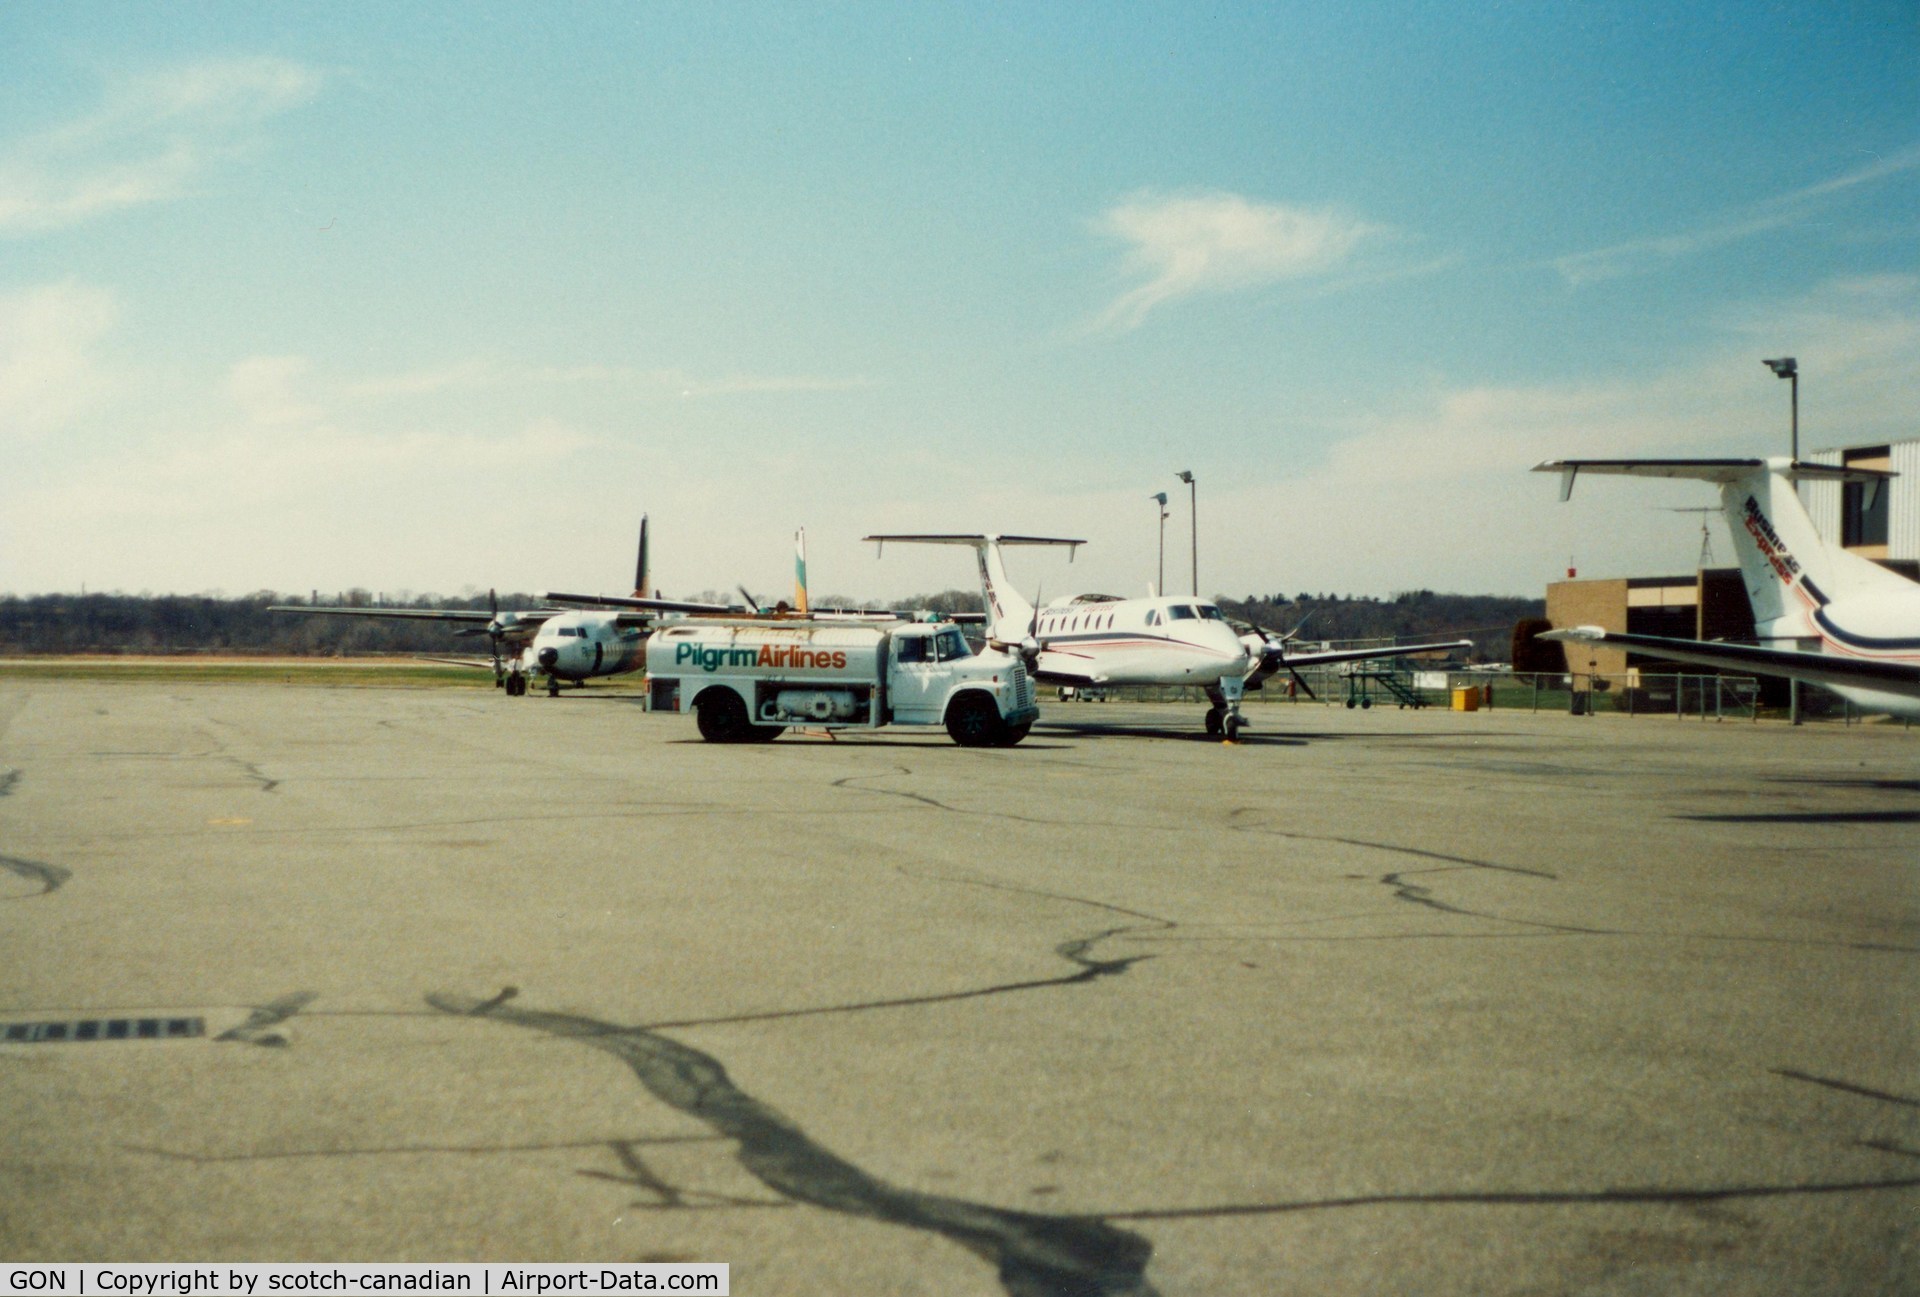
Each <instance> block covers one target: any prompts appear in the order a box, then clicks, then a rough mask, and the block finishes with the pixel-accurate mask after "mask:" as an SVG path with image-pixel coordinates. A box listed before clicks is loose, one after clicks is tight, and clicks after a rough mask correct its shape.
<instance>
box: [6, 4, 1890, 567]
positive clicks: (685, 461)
mask: <svg viewBox="0 0 1920 1297" xmlns="http://www.w3.org/2000/svg"><path fill="white" fill-rule="evenodd" d="M1781 354H1793V355H1797V356H1798V357H1799V359H1800V362H1801V367H1802V372H1803V378H1802V392H1801V397H1802V441H1803V445H1805V446H1807V447H1816V446H1826V445H1833V444H1840V443H1852V442H1859V441H1869V440H1877V439H1882V438H1887V437H1905V436H1914V435H1917V434H1920V399H1916V398H1920V18H1917V17H1916V16H1915V12H1914V11H1913V10H1912V8H1911V6H1910V5H1906V4H1899V3H1886V4H1875V3H1855V4H1832V5H1822V6H1816V5H1777V6H1771V5H1764V4H1754V3H1743V4H1726V5H1710V4H1696V5H1689V6H1673V5H1658V4H1646V5H1583V6H1557V5H1546V4H1519V5H1499V6H1494V5H1482V6H1467V5H1457V4H1451V5H1440V4H1391V3H1381V4H1373V5H1362V6H1327V5H1319V4H1301V5H1291V4H1279V3H1273V4H1261V5H1226V6H1221V5H1179V4H1158V5H1108V6H1087V5H1071V6H1069V5H1035V6H1004V5H1003V6H990V5H985V4H924V5H893V4H886V5H866V4H839V5H831V6H824V5H823V6H808V7H801V6H776V5H724V4H689V5H667V4H630V5H586V4H583V5H572V6H563V7H553V6H538V7H536V6H504V5H487V4H463V5H445V6H439V5H427V4H419V5H404V6H394V5H374V4H352V3H346V4H329V5H324V6H321V5H311V6H308V5H301V6H294V5H273V4H269V5H224V4H223V5H192V4H168V5H145V4H91V3H84V2H82V3H71V4H64V5H57V6H55V5H41V6H30V5H19V6H9V7H6V8H4V9H0V449H3V450H4V451H5V454H6V462H7V466H8V468H7V471H6V472H5V473H4V474H0V592H11V593H19V594H26V593H38V592H47V591H61V590H77V589H79V588H81V587H82V586H83V585H84V586H85V587H86V588H87V589H91V590H116V589H118V590H126V591H141V590H146V591H154V592H197V591H210V590H219V591H224V592H226V593H229V594H239V593H244V592H248V591H252V590H255V589H273V590H282V591H304V590H308V589H314V588H318V589H320V590H323V591H334V590H340V589H344V588H348V587H353V586H359V587H364V588H367V589H372V590H377V591H386V592H400V591H439V592H444V593H457V592H460V591H462V590H466V589H472V588H480V589H484V588H486V587H488V586H497V587H500V588H502V589H507V588H516V589H544V588H558V589H578V588H590V589H602V590H620V589H623V588H624V586H625V583H626V582H627V581H629V580H630V575H629V574H630V571H631V564H632V559H631V551H632V547H633V533H634V530H635V528H636V526H637V522H638V518H639V515H640V514H641V513H642V512H646V513H649V514H650V515H651V516H652V519H653V522H654V536H655V572H656V575H657V578H658V580H659V582H660V584H661V585H663V586H664V587H665V588H667V589H668V590H669V591H670V592H672V593H677V594H689V593H693V592H696V591H701V590H719V589H729V588H731V587H732V586H733V585H735V584H736V583H740V582H744V583H746V584H748V585H749V586H751V587H752V588H754V589H755V590H756V591H767V592H778V591H779V590H780V589H781V588H782V587H783V585H784V583H785V582H786V580H787V573H788V569H789V565H790V559H789V555H790V553H791V536H792V533H793V531H794V530H795V529H796V528H799V527H805V528H806V529H807V533H808V549H809V554H810V566H811V570H812V573H813V580H814V586H815V592H816V594H821V593H827V592H843V593H847V594H852V595H857V596H861V597H883V596H894V595H904V594H909V593H914V592H921V591H929V590H934V589H940V588H945V587H947V586H956V585H959V586H964V585H965V584H966V583H967V578H968V567H967V565H966V564H965V563H961V562H959V561H958V559H957V557H956V555H955V554H954V553H953V552H952V551H947V550H933V551H921V552H916V551H910V550H904V549H902V550H889V551H888V553H887V554H886V556H885V557H884V559H876V557H875V556H874V554H873V552H872V547H871V546H863V545H860V544H859V543H858V538H859V537H860V536H861V535H863V534H865V533H866V532H868V531H872V530H923V531H934V530H951V531H979V530H996V531H1010V532H1014V531H1017V532H1028V533H1050V534H1061V535H1073V536H1080V537H1084V538H1086V539H1087V541H1088V542H1089V544H1088V546H1087V548H1086V549H1084V550H1082V551H1081V554H1080V557H1079V559H1078V560H1077V562H1076V563H1075V564H1074V565H1073V566H1072V567H1071V568H1069V567H1067V566H1066V565H1065V563H1064V561H1061V560H1058V559H1055V558H1053V557H1051V556H1045V557H1034V556H1031V555H1021V556H1020V559H1021V561H1020V562H1019V563H1017V564H1016V571H1015V573H1014V575H1015V577H1016V578H1017V579H1021V580H1023V581H1025V582H1028V583H1034V582H1041V583H1044V584H1045V585H1046V587H1047V589H1048V591H1049V592H1050V593H1065V592H1067V591H1068V590H1072V589H1082V588H1091V589H1107V590H1112V591H1115V592H1119V593H1141V592H1144V589H1145V583H1146V582H1148V581H1151V580H1153V579H1154V569H1155V565H1156V561H1157V555H1156V539H1157V530H1156V527H1157V523H1156V508H1155V506H1154V504H1153V503H1152V502H1151V501H1150V500H1149V499H1148V496H1149V495H1150V494H1151V493H1153V492H1156V491H1162V490H1165V491H1170V492H1173V493H1174V498H1175V501H1176V504H1175V506H1174V509H1173V517H1172V518H1171V519H1170V521H1169V526H1168V555H1167V566H1168V571H1169V574H1170V575H1172V574H1174V573H1183V572H1185V571H1186V570H1187V566H1188V558H1187V548H1186V537H1187V535H1188V531H1189V522H1190V520H1189V517H1188V514H1187V506H1186V496H1185V495H1184V494H1182V493H1183V492H1184V491H1185V488H1184V487H1182V486H1181V485H1180V484H1179V483H1177V482H1175V481H1174V474H1175V473H1176V472H1177V471H1178V470H1181V469H1191V470H1193V472H1194V473H1195V475H1196V477H1197V479H1198V483H1199V485H1198V498H1199V520H1198V521H1199V537H1200V544H1199V548H1200V569H1201V585H1202V587H1203V588H1204V589H1205V590H1206V591H1207V592H1209V593H1211V592H1222V593H1228V594H1233V595H1241V594H1246V593H1250V592H1261V593H1270V592H1275V591H1287V592H1299V591H1303V590H1311V591H1330V592H1340V593H1347V592H1352V593H1373V594H1381V595H1385V594H1390V593H1392V592H1395V591H1398V590H1404V589H1413V588H1419V587H1432V588H1435V589H1443V590H1457V591H1469V592H1494V593H1523V594H1534V593H1538V592H1539V590H1540V589H1541V588H1542V586H1543V585H1544V583H1545V582H1546V581H1547V580H1550V579H1553V578H1555V577H1558V576H1559V575H1561V574H1562V573H1563V571H1564V569H1565V567H1566V566H1567V564H1568V562H1569V561H1570V560H1571V561H1573V562H1575V563H1576V564H1577V565H1578V566H1579V567H1580V569H1581V570H1582V572H1583V574H1589V575H1602V574H1617V573H1624V572H1627V571H1668V570H1685V569H1687V568H1688V567H1689V566H1690V565H1691V563H1692V562H1693V559H1694V557H1695V556H1696V554H1697V552H1698V547H1699V536H1698V531H1697V520H1695V519H1693V518H1691V517H1687V516H1684V515H1678V514H1670V513H1665V512H1662V511H1661V508H1660V506H1666V505H1675V504H1698V503H1705V502H1707V501H1706V500H1704V499H1702V498H1699V492H1698V491H1697V490H1689V489H1688V488H1687V487H1686V486H1685V485H1684V484H1680V485H1672V486H1668V485H1666V484H1663V485H1662V489H1659V490H1648V489H1646V488H1644V487H1642V486H1639V485H1634V486H1626V485H1622V484H1616V485H1615V487H1614V488H1612V489H1604V490H1603V489H1594V490H1592V491H1590V492H1583V494H1582V498H1581V499H1579V500H1577V501H1576V502H1575V503H1574V504H1572V505H1567V506H1562V505H1559V504H1557V503H1556V502H1555V498H1554V497H1555V491H1554V489H1553V483H1552V482H1551V481H1549V480H1548V479H1546V478H1543V477H1538V476H1532V475H1529V474H1528V472H1527V471H1526V470H1527V469H1528V468H1529V467H1530V466H1531V465H1532V464H1534V463H1535V462H1537V461H1539V460H1540V459H1543V458H1547V457H1552V456H1557V455H1575V454H1597V455H1621V454H1650V455H1684V454H1692V453H1707V454H1739V453H1745V454H1759V453H1778V452H1781V451H1783V450H1784V448H1785V443H1786V424H1787V394H1786V391H1785V385H1784V384H1781V383H1779V382H1777V381H1776V380H1775V379H1774V378H1773V377H1772V376H1771V375H1770V374H1769V373H1768V372H1767V371H1766V370H1765V369H1764V368H1763V367H1762V366H1761V364H1760V360H1761V359H1762V358H1763V357H1767V356H1776V355H1781ZM1719 549H1720V552H1721V553H1723V554H1724V553H1727V552H1728V548H1727V545H1726V542H1725V540H1724V537H1722V538H1721V541H1720V545H1719ZM1170 584H1172V583H1171V582H1170ZM1176 588H1178V586H1177V585H1176Z"/></svg>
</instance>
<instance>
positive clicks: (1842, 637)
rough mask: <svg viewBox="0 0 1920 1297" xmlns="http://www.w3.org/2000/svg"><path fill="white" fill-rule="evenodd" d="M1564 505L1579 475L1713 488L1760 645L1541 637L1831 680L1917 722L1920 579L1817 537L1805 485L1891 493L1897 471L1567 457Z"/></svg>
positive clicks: (1560, 634) (1558, 463) (1873, 705)
mask: <svg viewBox="0 0 1920 1297" xmlns="http://www.w3.org/2000/svg"><path fill="white" fill-rule="evenodd" d="M1534 471H1535V472H1537V473H1559V474H1560V475H1561V487H1560V498H1561V499H1562V500H1565V499H1567V498H1568V496H1570V495H1571V494H1572V493H1573V483H1574V479H1575V478H1576V477H1578V476H1579V475H1581V474H1583V473H1587V474H1618V475H1623V476H1632V477H1685V478H1697V479H1699V480H1701V481H1705V482H1714V483H1718V484H1719V487H1720V506H1721V510H1722V512H1723V513H1725V515H1726V519H1727V527H1728V529H1729V530H1730V531H1731V532H1732V533H1733V544H1734V549H1735V550H1736V551H1737V552H1738V553H1739V555H1740V573H1741V576H1742V577H1744V578H1745V580H1746V586H1747V598H1748V600H1749V602H1751V603H1752V605H1753V621H1754V634H1755V638H1756V639H1757V640H1758V643H1757V644H1728V643H1723V642H1720V641H1717V640H1688V639H1671V638H1668V637H1665V636H1659V635H1630V634H1627V633H1625V632H1622V631H1610V630H1604V629H1602V628H1601V627H1598V626H1575V627H1569V628H1565V629H1561V630H1555V631H1550V632H1547V633H1546V634H1543V635H1542V636H1541V637H1540V638H1542V639H1553V640H1565V641H1573V642H1578V643H1586V644H1614V645H1618V646H1619V647H1621V648H1626V649H1631V650H1633V651H1634V652H1636V653H1645V654H1647V655H1648V656H1650V657H1658V658H1667V659H1670V660H1672V661H1675V662H1690V663H1694V664H1696V665H1699V666H1712V667H1720V668H1723V669H1725V670H1730V671H1743V672H1759V673H1760V674H1762V675H1779V676H1787V677H1789V678H1791V679H1798V680H1806V681H1810V682H1811V683H1814V684H1819V685H1825V686H1827V687H1828V688H1829V689H1832V690H1833V691H1834V692H1835V693H1837V694H1839V695H1840V696H1841V697H1843V698H1846V699H1848V700H1849V701H1851V702H1853V703H1856V704H1858V705H1859V706H1861V707H1864V708H1867V709H1869V710H1872V711H1885V712H1891V713H1893V714H1895V715H1898V716H1910V717H1920V584H1915V583H1914V582H1912V581H1909V580H1908V579H1907V578H1906V577H1904V576H1901V575H1900V574H1899V573H1898V572H1894V571H1890V570H1889V569H1887V568H1884V567H1882V566H1880V564H1878V563H1875V562H1873V561H1872V560H1871V559H1866V558H1862V557H1860V556H1859V555H1858V554H1854V553H1850V552H1849V551H1847V550H1846V549H1844V548H1842V547H1841V546H1839V545H1833V544H1829V543H1828V542H1827V541H1825V540H1822V539H1821V537H1820V533H1819V532H1818V530H1816V529H1815V527H1814V525H1813V519H1812V518H1811V517H1809V516H1808V514H1807V510H1806V506H1805V505H1803V504H1801V502H1800V494H1799V491H1798V489H1797V488H1796V487H1795V485H1794V484H1795V483H1796V482H1798V481H1809V480H1811V481H1822V482H1858V483H1861V484H1863V485H1865V486H1866V488H1867V489H1869V490H1884V489H1885V485H1886V480H1887V479H1888V478H1890V477H1892V476H1893V475H1892V474H1891V473H1886V472H1882V471H1881V470H1879V469H1868V468H1842V467H1838V466H1836V465H1832V464H1808V463H1803V462H1797V461H1795V460H1792V459H1787V458H1776V459H1565V460H1554V461H1552V462H1550V463H1546V464H1541V465H1539V466H1538V467H1537V468H1536V469H1535V470H1534Z"/></svg>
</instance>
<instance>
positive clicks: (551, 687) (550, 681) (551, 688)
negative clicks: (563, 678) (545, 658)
mask: <svg viewBox="0 0 1920 1297" xmlns="http://www.w3.org/2000/svg"><path fill="white" fill-rule="evenodd" d="M559 696H560V677H559V676H548V677H547V697H549V698H558V697H559Z"/></svg>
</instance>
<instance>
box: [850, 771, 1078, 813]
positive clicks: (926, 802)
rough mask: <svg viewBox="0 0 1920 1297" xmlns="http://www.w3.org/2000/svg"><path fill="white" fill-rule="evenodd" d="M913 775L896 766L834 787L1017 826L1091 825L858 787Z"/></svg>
mask: <svg viewBox="0 0 1920 1297" xmlns="http://www.w3.org/2000/svg"><path fill="white" fill-rule="evenodd" d="M912 774H913V771H912V770H911V769H909V768H908V767H906V766H895V767H894V768H893V770H892V771H891V772H890V773H882V774H873V775H848V776H847V777H846V778H844V779H836V780H834V781H833V784H832V786H833V787H835V788H840V789H844V790H846V791H848V792H855V793H873V794H875V795H876V796H880V797H901V798H905V799H906V800H907V801H910V802H918V803H920V804H921V805H922V806H931V807H932V808H933V809H935V810H937V811H949V812H951V813H952V814H955V815H974V816H979V817H980V818H982V819H989V820H1010V821H1012V822H1013V823H1015V824H1041V825H1047V826H1050V827H1054V828H1071V827H1073V826H1074V825H1076V824H1086V823H1090V821H1085V820H1043V819H1037V818H1035V817H1033V816H1031V815H1016V814H1014V813H1013V812H1011V811H975V810H968V809H967V808H966V807H964V806H953V805H950V804H948V803H946V802H943V801H939V800H937V799H935V798H932V797H928V796H926V795H925V794H924V793H913V792H902V791H900V790H897V789H893V788H862V787H859V786H858V785H859V784H860V782H861V781H862V780H865V779H894V778H898V777H900V776H902V775H909V776H910V775H912Z"/></svg>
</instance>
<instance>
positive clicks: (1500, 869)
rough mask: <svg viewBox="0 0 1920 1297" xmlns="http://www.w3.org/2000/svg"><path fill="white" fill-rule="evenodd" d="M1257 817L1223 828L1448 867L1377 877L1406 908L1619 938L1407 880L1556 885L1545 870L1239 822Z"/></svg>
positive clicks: (1233, 816) (1248, 811) (1242, 811)
mask: <svg viewBox="0 0 1920 1297" xmlns="http://www.w3.org/2000/svg"><path fill="white" fill-rule="evenodd" d="M1258 814H1261V812H1260V811H1258V810H1256V809H1255V808H1252V807H1240V808H1238V809H1236V810H1234V811H1232V812H1230V813H1229V814H1228V817H1227V819H1228V824H1227V827H1228V828H1229V829H1232V830H1233V831H1234V832H1236V833H1259V834H1265V835H1267V836H1270V837H1276V838H1285V839H1287V840H1289V841H1296V842H1332V843H1336V844H1338V845H1340V846H1346V847H1360V848H1363V849H1366V850H1370V851H1385V852H1388V853H1390V854H1394V855H1403V856H1413V857H1416V858H1418V859H1421V860H1436V861H1439V862H1441V863H1442V864H1443V865H1445V866H1448V868H1439V869H1423V870H1400V871H1397V872H1395V873H1391V874H1383V875H1381V876H1380V878H1379V879H1378V881H1379V882H1380V883H1381V884H1382V885H1383V886H1386V887H1390V888H1392V889H1393V896H1394V899H1395V900H1398V901H1405V902H1407V903H1408V904H1410V905H1420V906H1425V907H1426V908H1428V909H1431V910H1438V911H1440V912H1441V913H1443V914H1457V915H1460V916H1461V917H1462V918H1471V919H1484V920H1486V921H1487V922H1489V923H1512V924H1517V925H1520V926H1522V927H1528V928H1540V929H1542V930H1544V931H1547V932H1565V933H1573V934H1578V935H1581V936H1595V937H1611V936H1618V935H1620V934H1619V933H1617V932H1615V931H1614V930H1612V929H1610V928H1589V927H1583V926H1580V925H1577V924H1568V923H1548V922H1545V921H1544V920H1540V919H1515V918H1509V917H1508V916H1506V915H1504V914H1489V913H1487V912H1485V911H1483V910H1469V909H1466V908H1464V907H1463V906H1458V905H1453V904H1451V903H1449V902H1447V901H1443V900H1441V899H1440V898H1439V897H1437V896H1435V895H1434V894H1433V889H1432V888H1429V887H1425V886H1422V885H1421V884H1418V883H1410V882H1408V881H1407V878H1408V877H1409V875H1411V874H1415V873H1422V874H1440V873H1450V872H1455V871H1457V870H1460V869H1491V870H1493V871H1495V872H1496V873H1503V874H1518V875H1520V876H1521V877H1523V878H1540V879H1544V880H1546V881H1547V882H1556V883H1557V882H1559V881H1560V879H1559V876H1558V875H1557V874H1553V873H1549V872H1547V871H1546V870H1543V869H1528V868H1526V867H1525V866H1523V865H1502V864H1498V863H1496V862H1494V861H1491V860H1476V859H1474V858H1472V857H1471V856H1455V855H1450V854H1448V853H1446V852H1442V851H1428V850H1426V849H1425V848H1424V847H1407V846H1401V845H1399V844H1397V843H1392V842H1369V841H1367V840H1366V839H1364V838H1348V837H1340V836H1338V835H1335V834H1327V833H1298V832H1294V831H1291V830H1288V829H1279V828H1274V827H1273V826H1272V825H1270V824H1264V823H1257V822H1254V823H1249V822H1245V821H1242V820H1241V817H1243V816H1248V815H1258ZM1236 821H1239V822H1236Z"/></svg>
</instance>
